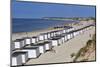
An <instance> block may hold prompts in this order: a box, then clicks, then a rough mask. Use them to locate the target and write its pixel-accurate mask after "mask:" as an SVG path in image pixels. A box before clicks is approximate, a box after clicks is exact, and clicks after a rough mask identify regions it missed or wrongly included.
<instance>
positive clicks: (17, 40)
mask: <svg viewBox="0 0 100 67" xmlns="http://www.w3.org/2000/svg"><path fill="white" fill-rule="evenodd" d="M22 40H23V39H16V40H14V42H19V41H22Z"/></svg>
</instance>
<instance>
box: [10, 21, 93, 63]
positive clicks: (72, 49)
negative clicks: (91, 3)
mask: <svg viewBox="0 0 100 67" xmlns="http://www.w3.org/2000/svg"><path fill="white" fill-rule="evenodd" d="M88 24H90V23H89V22H88V23H87V22H86V21H81V22H80V23H79V24H78V25H72V26H73V27H74V28H75V29H78V28H81V27H84V26H86V25H88ZM55 30H60V29H45V30H39V31H33V32H27V35H26V33H25V32H22V33H14V34H12V40H15V39H18V38H22V37H27V36H28V37H32V36H37V35H39V34H40V33H46V32H50V31H55ZM94 33H95V26H93V27H92V28H91V29H89V30H87V31H85V32H84V33H82V34H80V35H78V36H75V37H74V38H72V39H71V40H69V41H67V42H65V43H63V44H61V45H60V46H56V47H54V48H53V50H55V52H52V51H47V52H46V53H44V54H41V55H40V56H39V58H37V59H30V60H29V61H28V62H27V63H26V64H25V65H29V64H46V63H63V62H66V63H67V62H73V59H74V57H71V54H72V53H75V54H76V53H77V52H78V51H79V50H80V48H82V47H84V46H85V45H86V42H87V41H88V40H90V39H91V37H90V34H91V35H93V34H94ZM94 53H95V52H94ZM94 53H92V55H93V57H92V56H91V57H90V58H91V59H90V60H89V61H91V60H95V58H94V57H95V56H94V55H95V54H94Z"/></svg>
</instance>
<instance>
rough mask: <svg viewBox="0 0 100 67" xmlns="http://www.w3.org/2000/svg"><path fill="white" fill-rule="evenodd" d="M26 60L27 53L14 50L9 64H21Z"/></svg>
mask: <svg viewBox="0 0 100 67" xmlns="http://www.w3.org/2000/svg"><path fill="white" fill-rule="evenodd" d="M27 60H28V53H27V52H24V51H17V52H14V53H13V54H12V56H11V64H12V66H18V65H23V64H25V63H26V62H27Z"/></svg>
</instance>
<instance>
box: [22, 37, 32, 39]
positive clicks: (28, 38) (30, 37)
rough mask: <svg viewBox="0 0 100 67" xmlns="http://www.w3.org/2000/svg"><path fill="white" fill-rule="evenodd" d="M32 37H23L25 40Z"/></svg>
mask: <svg viewBox="0 0 100 67" xmlns="http://www.w3.org/2000/svg"><path fill="white" fill-rule="evenodd" d="M30 38H31V37H23V39H30Z"/></svg>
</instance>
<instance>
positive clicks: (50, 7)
mask: <svg viewBox="0 0 100 67" xmlns="http://www.w3.org/2000/svg"><path fill="white" fill-rule="evenodd" d="M11 8H12V17H13V18H42V17H95V7H93V6H80V5H62V4H48V3H36V2H18V1H17V2H16V1H15V0H12V6H11Z"/></svg>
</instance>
